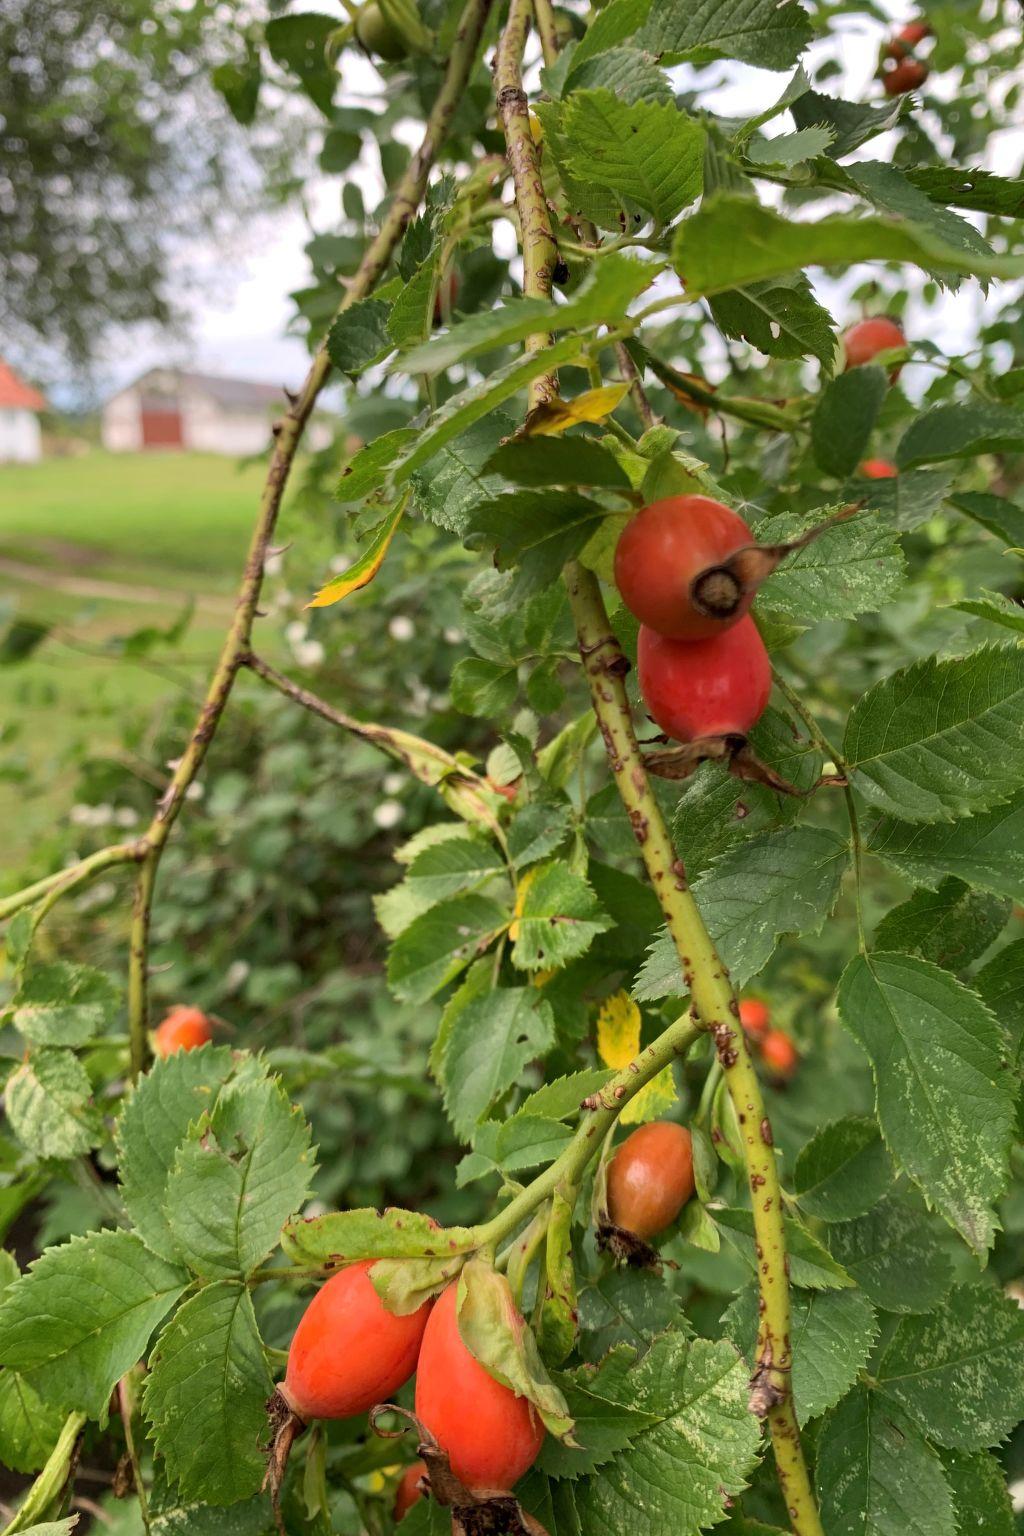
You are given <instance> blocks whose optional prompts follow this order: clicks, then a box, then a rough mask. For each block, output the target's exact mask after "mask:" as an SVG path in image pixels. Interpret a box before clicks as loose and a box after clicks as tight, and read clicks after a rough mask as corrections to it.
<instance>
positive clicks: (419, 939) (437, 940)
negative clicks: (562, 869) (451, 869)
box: [388, 895, 509, 1003]
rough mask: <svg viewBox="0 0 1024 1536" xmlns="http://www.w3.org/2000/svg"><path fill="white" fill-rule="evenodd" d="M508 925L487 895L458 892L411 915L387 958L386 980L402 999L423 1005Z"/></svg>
mask: <svg viewBox="0 0 1024 1536" xmlns="http://www.w3.org/2000/svg"><path fill="white" fill-rule="evenodd" d="M508 924H509V913H508V912H507V911H506V910H505V909H503V908H502V907H500V906H499V905H498V903H497V902H495V901H491V900H489V898H488V897H486V896H476V895H467V896H456V897H455V898H454V899H453V900H452V901H444V902H441V903H440V904H439V905H438V906H436V907H433V908H431V910H430V911H429V912H424V913H422V914H421V916H419V917H417V918H415V919H414V920H413V921H412V922H411V923H410V924H409V926H408V928H406V929H405V931H404V932H403V933H402V934H401V935H400V936H399V938H398V939H396V941H395V943H394V944H393V945H392V947H391V953H390V955H389V956H388V984H389V985H390V987H391V989H392V991H393V992H394V993H395V995H396V997H400V998H401V999H402V1000H403V1001H404V1002H409V1003H425V1002H426V1001H427V1000H428V998H431V997H433V996H434V993H435V992H439V991H440V990H441V988H442V987H444V986H447V984H448V983H449V982H450V981H454V979H455V977H456V976H458V975H459V973H460V972H461V971H464V970H465V968H466V966H467V965H468V964H469V963H470V961H471V960H473V959H475V957H476V956H477V955H478V954H480V953H481V952H482V951H483V950H485V949H486V948H487V947H488V946H489V944H490V943H491V941H492V940H493V939H494V938H496V937H497V935H498V934H499V933H501V932H502V931H503V930H504V929H505V928H507V927H508Z"/></svg>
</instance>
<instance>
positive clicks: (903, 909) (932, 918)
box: [873, 878, 1010, 971]
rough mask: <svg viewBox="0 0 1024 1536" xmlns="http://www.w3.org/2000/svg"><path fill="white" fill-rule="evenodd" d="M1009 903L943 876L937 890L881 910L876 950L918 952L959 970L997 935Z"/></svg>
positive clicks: (901, 952)
mask: <svg viewBox="0 0 1024 1536" xmlns="http://www.w3.org/2000/svg"><path fill="white" fill-rule="evenodd" d="M1009 915H1010V903H1009V901H1007V900H1005V899H1001V898H1000V897H998V896H991V895H989V894H988V893H987V892H985V891H972V890H971V888H970V886H967V885H965V884H964V883H963V881H962V880H954V879H952V878H950V879H948V880H943V882H942V884H941V885H940V886H939V887H938V889H937V890H934V891H929V890H925V889H922V890H917V891H915V892H914V894H913V895H912V896H911V897H910V898H909V900H907V901H905V902H903V903H902V905H900V906H898V907H893V909H892V911H891V912H888V913H886V915H885V917H883V919H882V921H881V922H880V923H879V925H878V927H877V928H876V929H875V935H874V944H873V947H874V948H875V949H887V950H895V951H896V952H897V953H899V954H903V955H920V956H921V958H922V959H923V960H931V961H932V962H933V964H935V965H941V966H942V968H943V969H944V970H950V971H962V970H963V969H964V967H965V966H967V965H969V964H970V962H971V961H972V960H976V959H977V958H978V956H979V955H981V954H983V953H984V952H985V950H986V949H988V947H989V945H990V944H991V943H992V942H993V940H994V939H996V938H998V936H999V934H1000V933H1001V931H1002V929H1003V928H1004V927H1005V925H1006V919H1007V918H1008V917H1009Z"/></svg>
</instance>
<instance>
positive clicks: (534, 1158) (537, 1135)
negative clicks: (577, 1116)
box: [495, 1110, 572, 1173]
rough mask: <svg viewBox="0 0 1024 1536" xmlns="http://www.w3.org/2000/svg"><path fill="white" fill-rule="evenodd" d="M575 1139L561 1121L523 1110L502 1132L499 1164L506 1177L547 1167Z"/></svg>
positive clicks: (497, 1155)
mask: <svg viewBox="0 0 1024 1536" xmlns="http://www.w3.org/2000/svg"><path fill="white" fill-rule="evenodd" d="M571 1136H572V1131H571V1130H570V1129H569V1127H568V1126H567V1125H563V1124H562V1123H561V1121H559V1120H552V1119H549V1118H548V1117H547V1116H546V1115H532V1114H530V1115H527V1114H524V1113H523V1111H522V1110H519V1111H518V1112H517V1113H516V1114H514V1115H513V1116H512V1117H511V1119H509V1120H506V1121H505V1122H504V1124H503V1125H502V1126H501V1129H500V1130H499V1131H498V1135H497V1138H496V1142H495V1162H496V1163H497V1164H498V1166H499V1168H503V1169H504V1170H505V1172H506V1173H520V1172H522V1170H523V1169H524V1168H541V1167H546V1166H547V1164H548V1163H553V1162H554V1160H555V1158H556V1157H557V1156H558V1155H559V1153H560V1152H563V1151H564V1150H565V1147H566V1145H567V1143H568V1141H569V1139H570V1137H571Z"/></svg>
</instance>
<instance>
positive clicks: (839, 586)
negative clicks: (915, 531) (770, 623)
mask: <svg viewBox="0 0 1024 1536" xmlns="http://www.w3.org/2000/svg"><path fill="white" fill-rule="evenodd" d="M866 371H867V370H866V369H863V368H858V369H856V370H855V372H857V373H864V372H866ZM823 513H824V515H825V516H827V515H828V509H819V510H817V511H815V512H812V513H809V514H808V515H807V516H805V517H795V516H794V515H793V514H792V513H789V512H783V513H780V514H779V515H778V516H777V517H769V518H764V519H762V520H761V521H760V522H759V523H758V524H757V529H756V532H757V537H758V538H759V539H760V540H761V541H762V542H763V543H769V544H772V543H784V542H786V541H787V540H789V539H792V538H795V537H797V536H798V535H799V534H801V533H803V532H805V531H806V529H807V528H808V527H813V526H814V525H815V524H816V523H820V522H821V521H822V517H823ZM905 579H906V566H905V563H904V560H903V552H902V550H901V549H900V546H899V542H898V540H897V539H896V536H895V534H894V533H893V530H892V529H891V528H889V527H887V526H886V524H885V523H883V522H881V521H880V520H879V519H878V518H877V517H874V516H872V514H871V513H870V512H865V513H861V514H858V515H856V516H854V517H851V518H850V519H849V520H848V521H846V522H840V523H835V524H833V526H832V527H831V528H827V529H826V530H825V532H824V533H822V534H821V535H820V536H819V537H818V538H816V539H815V540H814V542H813V543H811V544H808V545H807V547H806V548H804V549H798V550H797V551H796V552H795V553H794V554H792V555H787V556H786V558H785V559H784V560H783V562H782V564H781V565H780V566H779V568H778V570H777V571H775V572H774V573H773V575H772V576H771V578H770V579H769V580H768V581H767V582H766V583H765V585H764V586H763V587H762V588H761V590H760V592H759V594H758V613H760V612H761V611H762V610H763V611H765V612H767V613H771V614H782V615H783V616H784V617H786V618H792V619H796V620H798V621H799V622H800V623H802V624H815V623H817V622H818V621H819V620H820V619H852V618H856V616H857V615H858V614H860V613H874V612H876V611H877V610H878V609H879V608H882V607H884V605H885V603H886V602H887V601H888V600H889V598H890V597H892V595H893V593H894V592H897V591H898V590H899V588H900V587H901V586H902V585H903V582H904V581H905Z"/></svg>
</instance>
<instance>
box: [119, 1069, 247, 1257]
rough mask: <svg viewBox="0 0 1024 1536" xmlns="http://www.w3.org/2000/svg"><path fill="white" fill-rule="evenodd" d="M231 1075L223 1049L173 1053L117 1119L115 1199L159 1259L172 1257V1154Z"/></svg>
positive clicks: (137, 1089)
mask: <svg viewBox="0 0 1024 1536" xmlns="http://www.w3.org/2000/svg"><path fill="white" fill-rule="evenodd" d="M237 1070H239V1069H238V1067H237V1064H236V1061H235V1058H234V1056H233V1054H232V1052H231V1050H230V1049H229V1048H228V1047H227V1046H213V1045H206V1046H203V1047H202V1048H201V1049H200V1050H197V1051H176V1052H175V1053H174V1055H173V1056H168V1057H166V1058H164V1059H163V1060H161V1061H156V1062H154V1064H153V1066H152V1068H151V1069H150V1071H148V1072H147V1073H146V1074H145V1076H144V1077H141V1078H139V1080H138V1082H137V1083H136V1085H135V1087H134V1089H133V1090H132V1092H131V1095H130V1096H129V1098H128V1099H126V1101H125V1103H124V1107H123V1108H122V1110H121V1114H120V1116H119V1117H118V1121H117V1125H116V1127H115V1136H116V1141H117V1149H118V1172H119V1175H120V1179H121V1198H122V1199H123V1200H124V1203H125V1206H126V1208H127V1211H128V1214H129V1216H130V1217H131V1219H132V1221H133V1223H134V1224H135V1227H136V1229H137V1231H138V1233H139V1236H140V1237H141V1238H142V1240H143V1242H144V1243H145V1244H146V1246H147V1247H148V1248H151V1249H152V1250H153V1252H154V1253H158V1254H160V1255H161V1256H162V1257H163V1258H165V1259H168V1260H174V1259H176V1258H177V1256H178V1250H177V1245H176V1243H175V1241H174V1239H173V1237H172V1236H171V1231H170V1227H169V1225H168V1221H167V1215H166V1212H165V1210H164V1202H165V1199H166V1192H167V1180H168V1177H169V1176H170V1171H171V1167H172V1165H173V1162H174V1154H175V1152H176V1151H177V1149H178V1147H180V1146H181V1145H182V1143H183V1142H184V1140H185V1138H186V1136H187V1135H188V1129H189V1126H190V1125H191V1124H192V1123H193V1121H196V1120H198V1119H199V1117H200V1115H202V1114H203V1113H204V1112H205V1111H208V1110H210V1109H212V1108H213V1106H214V1105H215V1104H216V1102H217V1095H218V1094H219V1092H220V1090H221V1088H222V1086H223V1085H224V1084H225V1083H227V1082H228V1081H229V1080H230V1079H231V1077H232V1076H233V1075H234V1074H235V1072H236V1071H237ZM247 1070H250V1071H251V1070H252V1068H251V1067H250V1068H248V1069H247Z"/></svg>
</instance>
